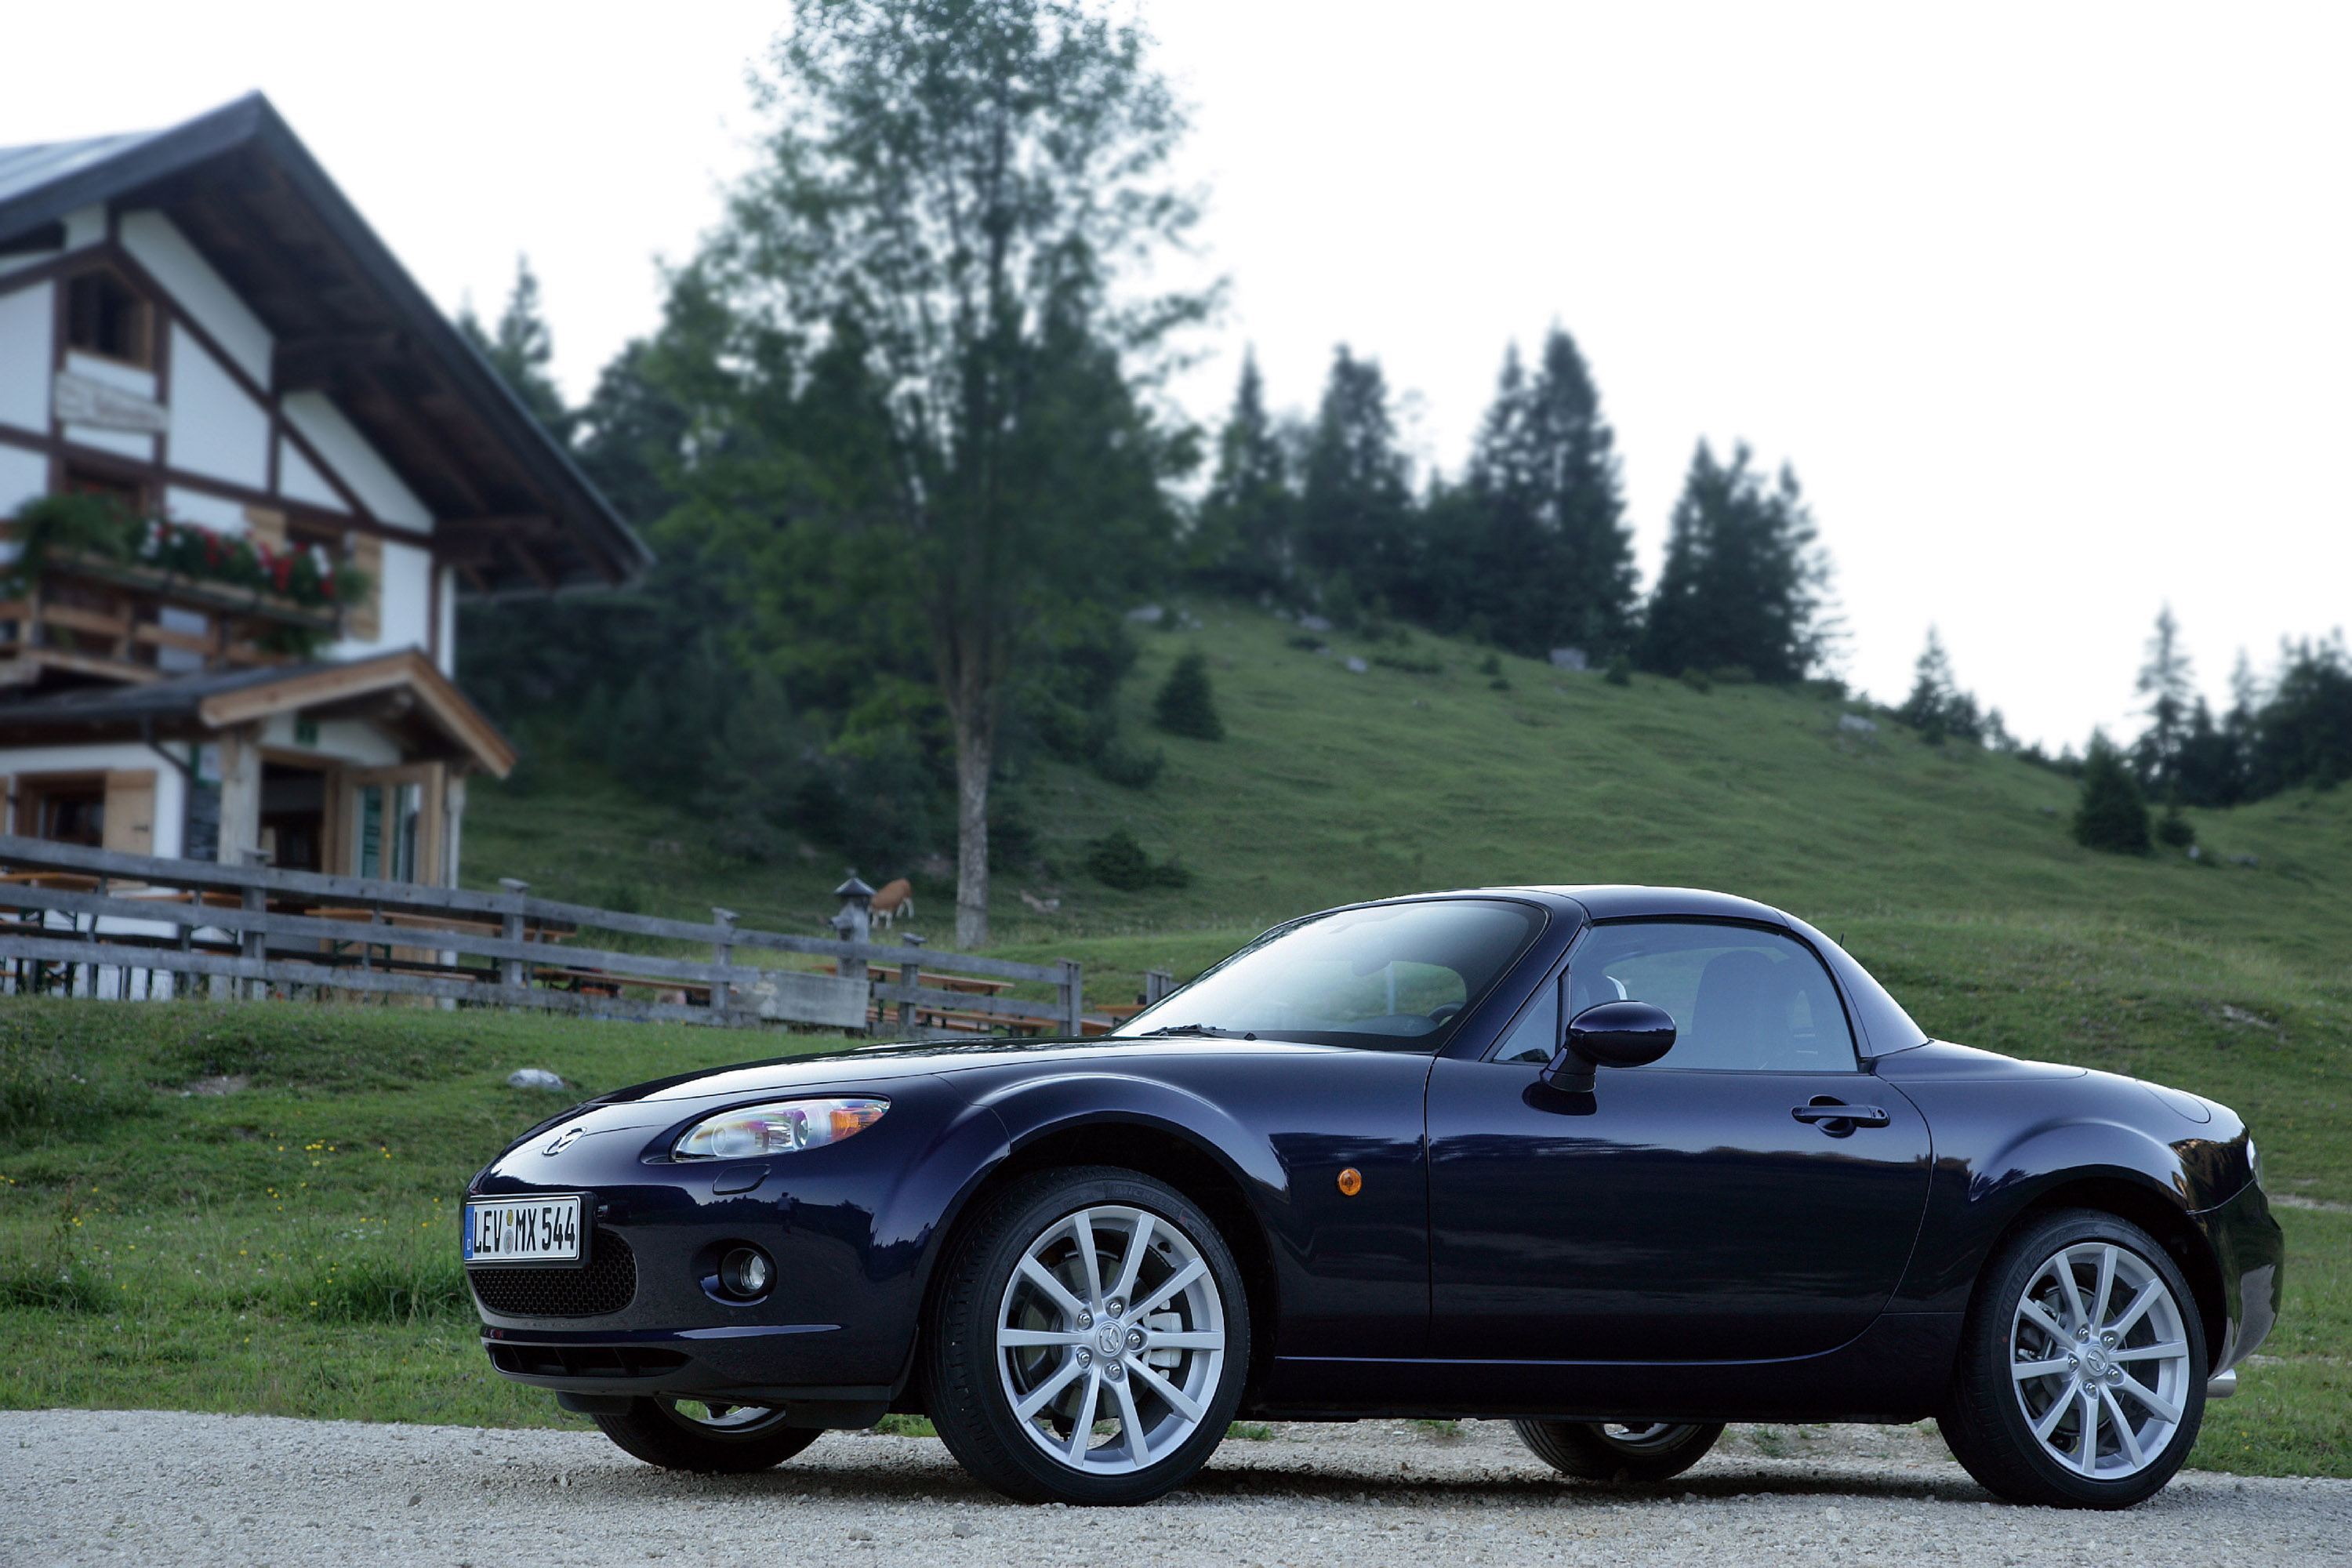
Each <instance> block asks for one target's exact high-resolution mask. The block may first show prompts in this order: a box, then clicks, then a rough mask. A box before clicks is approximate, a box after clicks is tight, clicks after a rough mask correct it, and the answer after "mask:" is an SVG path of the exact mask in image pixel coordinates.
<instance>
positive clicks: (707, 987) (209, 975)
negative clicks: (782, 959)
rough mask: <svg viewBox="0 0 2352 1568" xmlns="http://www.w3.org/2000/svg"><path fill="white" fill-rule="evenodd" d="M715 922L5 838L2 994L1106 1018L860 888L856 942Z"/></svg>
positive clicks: (797, 1017)
mask: <svg viewBox="0 0 2352 1568" xmlns="http://www.w3.org/2000/svg"><path fill="white" fill-rule="evenodd" d="M861 886H862V885H861ZM712 916H713V919H712V921H711V923H709V924H708V925H704V924H699V923H697V922H695V921H671V920H660V919H656V918H655V917H653V916H650V915H639V914H631V913H628V912H626V911H625V910H600V909H594V908H592V907H590V906H588V905H584V904H567V903H560V902H557V901H555V900H550V899H536V898H532V897H530V896H529V892H528V889H527V887H526V885H524V884H521V883H514V884H510V885H509V888H508V890H506V891H502V892H497V893H486V892H473V891H470V890H467V889H457V888H429V887H423V886H420V885H417V884H415V883H410V882H381V881H373V880H367V879H361V878H357V877H328V876H321V875H320V874H318V873H316V872H310V871H281V870H278V869H275V868H270V867H266V866H224V865H217V864H215V863H213V862H210V861H203V860H170V859H163V858H157V857H154V856H150V855H128V854H123V853H121V852H118V851H114V850H108V849H95V848H89V847H84V846H81V845H78V844H57V843H51V842H49V841H47V840H46V839H37V838H22V837H15V836H12V835H7V834H0V992H5V993H8V994H34V993H42V992H47V993H54V994H65V995H82V996H105V997H113V998H119V999H125V1000H130V999H138V998H142V997H148V998H159V999H160V998H163V997H167V996H181V995H190V994H212V995H215V996H224V995H226V996H258V995H270V994H284V995H298V994H320V995H331V994H383V995H397V996H413V997H419V998H426V999H431V1000H434V1001H441V1002H452V1003H457V1004H466V1005H487V1006H502V1007H536V1008H541V1009H543V1010H546V1011H550V1012H562V1013H574V1014H582V1015H587V1016H600V1017H619V1018H635V1019H659V1020H663V1021H667V1022H672V1023H682V1024H714V1025H720V1026H735V1027H744V1026H756V1025H760V1024H765V1023H792V1024H813V1025H823V1026H831V1027H835V1028H840V1029H846V1030H850V1031H853V1032H855V1031H861V1030H864V1029H866V1027H867V1026H868V1025H869V1022H870V1021H875V1020H874V1018H873V1009H874V1005H877V1004H878V1005H884V1006H886V1007H888V1008H889V1009H890V1010H889V1011H886V1012H884V1013H883V1014H882V1015H881V1018H882V1020H887V1023H888V1024H891V1025H895V1027H893V1028H891V1030H890V1032H891V1033H893V1034H895V1035H899V1036H902V1037H912V1036H918V1035H920V1036H931V1035H939V1034H952V1033H963V1034H967V1035H969V1034H971V1033H975V1032H982V1031H986V1030H988V1029H991V1028H995V1027H1003V1028H1011V1029H1016V1030H1026V1031H1043V1032H1045V1033H1049V1034H1054V1035H1068V1036H1078V1035H1081V1034H1084V1033H1086V1032H1087V1026H1088V1025H1089V1024H1092V1025H1094V1026H1095V1027H1097V1028H1100V1027H1101V1026H1102V1024H1101V1022H1100V1021H1099V1020H1091V1019H1087V1017H1086V1016H1085V999H1084V989H1083V983H1084V972H1083V970H1082V969H1081V967H1080V965H1079V964H1078V963H1076V961H1074V960H1070V959H1064V960H1061V961H1059V962H1058V963H1052V964H1038V963H1013V962H1011V961H1009V960H1005V959H1001V958H983V957H981V956H979V955H977V954H973V953H961V952H942V951H940V950H937V949H933V948H929V947H915V946H909V945H892V946H884V945H882V944H879V943H876V942H868V941H866V940H864V939H865V937H866V934H867V931H866V921H865V918H864V910H863V907H862V904H861V903H860V902H859V900H857V899H856V897H854V896H853V897H852V898H851V899H850V900H848V907H846V908H845V915H844V918H842V919H839V920H836V921H835V926H836V929H840V930H843V931H845V932H846V936H845V939H842V940H832V939H827V938H824V937H815V936H794V935H788V934H786V933H783V932H781V931H750V930H746V929H744V928H742V927H740V926H738V925H737V924H736V923H735V917H734V916H733V914H732V913H731V912H730V911H728V910H713V911H712ZM591 931H606V932H615V933H624V934H625V935H627V936H631V937H646V938H653V939H656V940H657V941H661V942H672V943H687V944H690V945H692V946H695V947H701V948H707V949H709V954H710V956H709V958H708V959H702V958H698V957H694V958H689V957H672V956H665V955H658V954H655V953H651V952H626V951H622V950H618V949H614V948H609V947H598V946H594V945H591V944H590V942H588V941H587V940H585V933H588V932H591ZM755 952H772V953H800V954H819V955H822V956H824V957H826V958H829V959H831V960H833V961H834V962H833V963H832V964H831V965H830V966H829V967H830V968H831V969H832V970H833V973H810V972H808V971H806V970H794V969H785V968H782V967H771V966H766V965H761V964H758V963H742V962H739V955H741V954H747V953H755ZM199 977H201V978H199ZM1154 979H1155V980H1157V979H1159V977H1158V976H1155V977H1154ZM1020 984H1043V985H1050V986H1052V987H1053V988H1054V1000H1052V1001H1050V1002H1048V1001H1045V1000H1043V999H1040V1000H1036V1001H1028V1000H1024V999H1020V998H1017V997H1014V996H1011V995H1004V994H997V993H999V992H1003V991H1009V990H1011V989H1012V988H1013V987H1014V986H1017V985H1020ZM1152 989H1154V990H1157V989H1159V986H1157V985H1154V986H1153V987H1152ZM894 1014H895V1016H893V1015H894Z"/></svg>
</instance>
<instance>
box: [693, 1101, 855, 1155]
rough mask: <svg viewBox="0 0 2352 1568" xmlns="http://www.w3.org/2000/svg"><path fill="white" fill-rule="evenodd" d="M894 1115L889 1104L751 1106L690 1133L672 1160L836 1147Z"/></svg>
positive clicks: (697, 1126) (697, 1125)
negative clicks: (886, 1112) (886, 1116)
mask: <svg viewBox="0 0 2352 1568" xmlns="http://www.w3.org/2000/svg"><path fill="white" fill-rule="evenodd" d="M889 1109H890V1102H889V1101H888V1100H780V1101H778V1102H777V1103H775V1104H773V1105H747V1106H745V1107H744V1108H743V1109H742V1110H730V1111H726V1112H724V1113H723V1114H721V1115H718V1116H714V1117H712V1118H710V1119H709V1121H698V1122H697V1123H695V1124H694V1126H692V1127H690V1128H688V1130H687V1133H686V1136H685V1137H683V1138H680V1139H679V1140H678V1141H677V1142H676V1143H674V1144H672V1145H671V1146H670V1152H669V1155H670V1158H671V1159H673V1160H746V1159H751V1158H753V1157H754V1156H757V1155H761V1154H790V1153H793V1152H796V1151H799V1150H802V1149H815V1148H819V1147H822V1146H823V1145H824V1144H827V1143H838V1142H841V1141H842V1140H843V1139H845V1138H852V1137H855V1136H856V1135H857V1134H858V1133H860V1132H863V1131H866V1129H867V1128H869V1127H871V1126H873V1125H874V1124H875V1123H876V1122H877V1121H881V1120H882V1113H883V1112H884V1111H886V1110H889Z"/></svg>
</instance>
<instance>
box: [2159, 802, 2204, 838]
mask: <svg viewBox="0 0 2352 1568" xmlns="http://www.w3.org/2000/svg"><path fill="white" fill-rule="evenodd" d="M2156 838H2157V842H2158V843H2159V844H2168V845H2170V846H2171V847H2173V848H2175V849H2186V848H2188V847H2189V846H2190V845H2192V844H2194V843H2196V842H2197V825H2196V824H2195V823H2193V822H2191V821H2189V819H2188V818H2187V817H2185V816H2181V815H2180V806H2179V803H2178V802H2176V803H2174V805H2173V806H2172V807H2171V809H2170V810H2168V811H2167V812H2166V813H2165V814H2164V817H2163V820H2161V821H2160V822H2158V824H2157V825H2156Z"/></svg>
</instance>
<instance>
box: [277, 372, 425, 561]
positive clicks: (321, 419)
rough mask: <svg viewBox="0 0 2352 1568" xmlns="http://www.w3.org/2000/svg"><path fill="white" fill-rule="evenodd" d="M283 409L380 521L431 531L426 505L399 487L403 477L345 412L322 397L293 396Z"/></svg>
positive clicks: (285, 399)
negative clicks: (346, 416) (369, 442)
mask: <svg viewBox="0 0 2352 1568" xmlns="http://www.w3.org/2000/svg"><path fill="white" fill-rule="evenodd" d="M279 404H280V406H282V407H283V408H284V410H285V413H286V421H287V423H288V424H289V425H291V426H294V428H296V429H297V430H299V431H300V432H301V433H302V436H303V438H304V439H305V440H307V441H309V442H310V445H311V446H312V447H316V448H317V449H318V453H319V456H320V457H321V458H325V459H326V461H327V464H328V466H329V467H330V468H333V469H334V470H335V475H336V477H337V478H338V479H341V480H342V481H343V483H345V484H347V485H349V486H351V488H352V493H353V494H354V495H356V496H358V497H359V498H360V500H362V501H364V502H366V503H367V508H368V510H370V511H372V512H373V513H375V515H376V517H377V519H378V521H383V522H385V523H389V524H391V525H392V526H393V527H394V528H413V529H415V530H416V531H419V532H421V533H430V532H431V531H433V514H432V513H431V512H429V511H427V510H425V503H424V502H423V501H421V500H417V499H416V494H415V491H413V490H411V489H409V488H408V487H407V486H406V485H404V484H403V483H402V482H401V479H400V476H399V475H398V474H395V473H394V472H393V471H392V465H391V464H389V463H387V462H385V461H384V460H383V458H381V457H379V456H377V455H376V450H375V448H374V447H371V446H369V445H368V442H367V437H364V436H362V435H361V434H360V433H359V429H358V427H357V426H354V425H352V422H351V421H350V420H348V419H346V418H344V417H343V411H342V410H341V409H340V408H338V407H336V406H335V405H334V404H333V403H332V402H331V401H330V400H329V399H328V397H327V395H325V394H324V393H319V392H296V393H289V394H288V395H286V396H285V397H283V398H281V399H280V400H279Z"/></svg>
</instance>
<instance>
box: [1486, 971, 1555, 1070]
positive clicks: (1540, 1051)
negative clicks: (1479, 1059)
mask: <svg viewBox="0 0 2352 1568" xmlns="http://www.w3.org/2000/svg"><path fill="white" fill-rule="evenodd" d="M1557 1050H1559V983H1558V982H1557V981H1554V982H1551V983H1549V984H1546V985H1545V986H1544V988H1543V990H1542V992H1541V993H1540V994H1538V996H1537V997H1536V999H1535V1000H1534V1001H1532V1002H1530V1003H1528V1005H1527V1009H1526V1010H1525V1011H1524V1012H1522V1013H1521V1014H1520V1015H1519V1021H1518V1022H1517V1023H1516V1024H1514V1025H1512V1026H1511V1032H1510V1033H1509V1034H1507V1035H1506V1036H1504V1037H1503V1043H1502V1044H1501V1045H1499V1046H1496V1047H1495V1052H1494V1055H1493V1056H1492V1057H1490V1058H1487V1059H1488V1060H1490V1061H1498V1062H1533V1063H1535V1064H1536V1065H1537V1066H1538V1067H1541V1066H1542V1065H1543V1064H1544V1063H1546V1062H1549V1061H1550V1060H1551V1058H1552V1053H1553V1052H1555V1051H1557Z"/></svg>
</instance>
